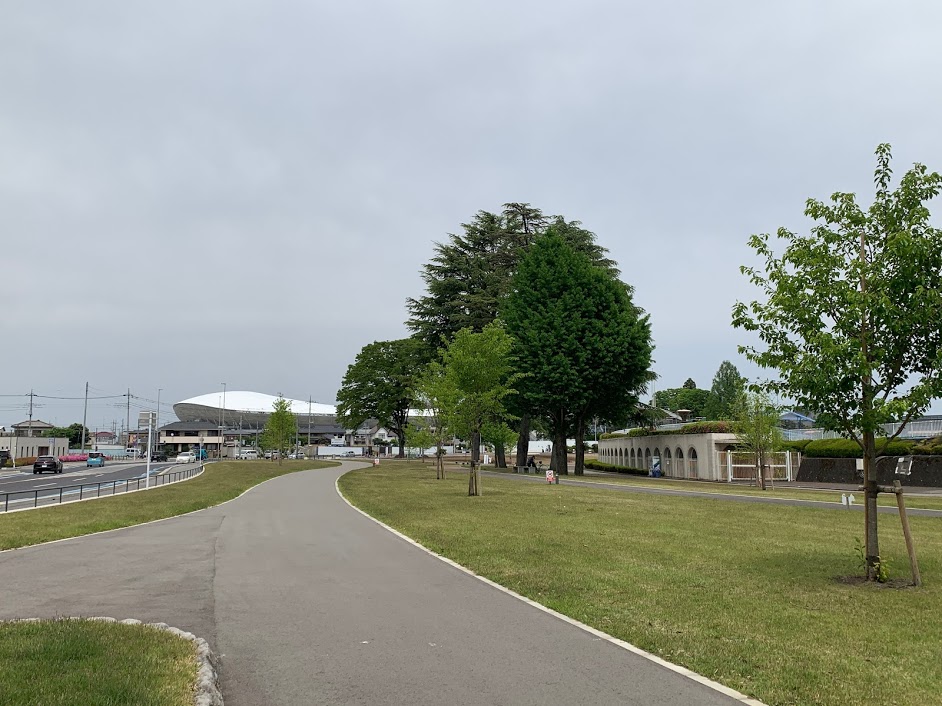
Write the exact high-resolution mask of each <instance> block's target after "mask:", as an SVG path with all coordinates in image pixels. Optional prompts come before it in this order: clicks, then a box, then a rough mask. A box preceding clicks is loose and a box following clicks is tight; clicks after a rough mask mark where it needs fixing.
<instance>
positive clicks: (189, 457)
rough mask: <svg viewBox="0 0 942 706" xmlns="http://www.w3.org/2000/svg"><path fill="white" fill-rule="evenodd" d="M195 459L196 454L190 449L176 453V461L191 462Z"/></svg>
mask: <svg viewBox="0 0 942 706" xmlns="http://www.w3.org/2000/svg"><path fill="white" fill-rule="evenodd" d="M195 460H196V454H195V453H193V452H192V451H184V452H183V453H180V454H177V463H193V462H194V461H195Z"/></svg>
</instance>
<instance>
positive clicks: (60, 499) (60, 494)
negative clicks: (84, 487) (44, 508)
mask: <svg viewBox="0 0 942 706" xmlns="http://www.w3.org/2000/svg"><path fill="white" fill-rule="evenodd" d="M59 504H60V505H61V504H62V488H59Z"/></svg>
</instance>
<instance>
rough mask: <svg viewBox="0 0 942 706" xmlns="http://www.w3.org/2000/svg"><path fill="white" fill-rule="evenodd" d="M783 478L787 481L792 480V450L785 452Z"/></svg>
mask: <svg viewBox="0 0 942 706" xmlns="http://www.w3.org/2000/svg"><path fill="white" fill-rule="evenodd" d="M785 480H786V481H788V482H789V483H790V482H791V480H792V452H791V451H786V452H785Z"/></svg>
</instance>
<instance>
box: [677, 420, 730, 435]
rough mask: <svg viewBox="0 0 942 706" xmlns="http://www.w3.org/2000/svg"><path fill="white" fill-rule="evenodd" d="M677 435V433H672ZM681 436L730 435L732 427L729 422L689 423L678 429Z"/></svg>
mask: <svg viewBox="0 0 942 706" xmlns="http://www.w3.org/2000/svg"><path fill="white" fill-rule="evenodd" d="M673 433H675V434H676V433H677V432H673ZM680 433H681V434H732V433H733V425H732V423H731V422H724V421H717V422H691V423H690V424H684V425H683V426H682V427H681V428H680Z"/></svg>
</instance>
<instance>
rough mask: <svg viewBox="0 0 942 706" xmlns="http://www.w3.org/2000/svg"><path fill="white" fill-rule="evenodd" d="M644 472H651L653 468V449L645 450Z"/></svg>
mask: <svg viewBox="0 0 942 706" xmlns="http://www.w3.org/2000/svg"><path fill="white" fill-rule="evenodd" d="M642 468H644V470H646V471H647V470H649V469H650V468H651V449H649V448H647V447H645V449H644V466H642Z"/></svg>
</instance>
